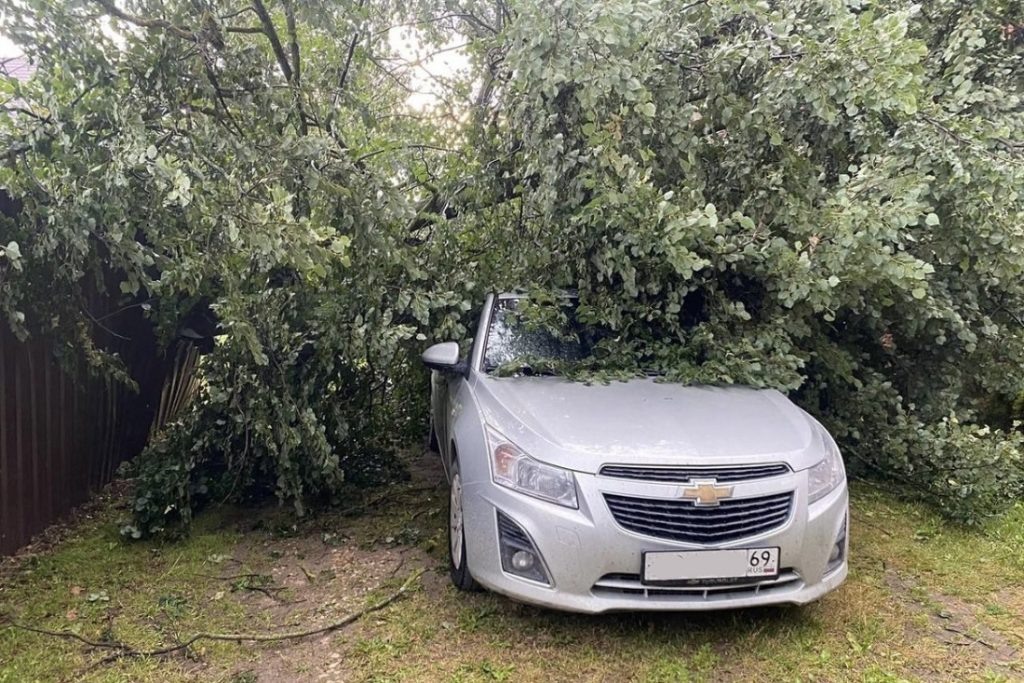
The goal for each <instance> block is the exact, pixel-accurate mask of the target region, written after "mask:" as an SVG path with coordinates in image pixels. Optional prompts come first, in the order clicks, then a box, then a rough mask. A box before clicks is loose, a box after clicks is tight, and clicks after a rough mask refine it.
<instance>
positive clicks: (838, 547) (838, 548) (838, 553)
mask: <svg viewBox="0 0 1024 683" xmlns="http://www.w3.org/2000/svg"><path fill="white" fill-rule="evenodd" d="M842 556H843V545H842V541H838V542H837V543H836V544H835V545H834V546H832V552H831V553H829V554H828V563H829V564H832V563H833V562H835V561H836V560H838V559H839V558H840V557H842ZM512 561H513V562H515V558H514V557H513V558H512Z"/></svg>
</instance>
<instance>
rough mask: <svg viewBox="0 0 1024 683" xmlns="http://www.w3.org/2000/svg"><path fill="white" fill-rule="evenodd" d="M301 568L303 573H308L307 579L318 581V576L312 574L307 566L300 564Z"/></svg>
mask: <svg viewBox="0 0 1024 683" xmlns="http://www.w3.org/2000/svg"><path fill="white" fill-rule="evenodd" d="M299 569H301V570H302V573H303V574H305V575H306V581H308V582H309V583H316V577H315V576H313V574H311V573H310V571H309V570H308V569H306V567H305V566H303V565H302V564H299Z"/></svg>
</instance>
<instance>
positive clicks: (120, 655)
mask: <svg viewBox="0 0 1024 683" xmlns="http://www.w3.org/2000/svg"><path fill="white" fill-rule="evenodd" d="M425 571H426V570H425V569H420V570H419V571H417V572H414V573H413V574H411V575H410V576H409V578H407V579H406V580H405V581H404V582H403V583H402V585H401V587H399V589H398V590H397V591H395V592H394V593H392V594H391V595H389V596H387V597H386V598H383V599H381V600H379V601H377V602H375V603H373V604H372V605H370V606H368V607H365V608H363V609H361V610H359V611H358V612H353V613H352V614H349V615H348V616H346V617H345V618H343V619H340V620H338V621H334V622H331V623H330V624H327V625H326V626H320V627H317V628H311V629H306V630H304V631H293V632H289V633H214V632H200V633H196V634H194V635H192V636H190V637H189V638H187V639H185V640H183V641H181V642H179V643H176V644H175V645H168V646H167V647H160V648H156V649H153V650H136V649H135V648H133V647H131V646H130V645H125V644H124V643H108V642H102V641H92V640H88V639H87V638H83V637H82V636H80V635H78V634H77V633H72V632H71V631H48V630H46V629H41V628H37V627H35V626H28V625H26V624H19V623H18V622H16V621H13V620H11V619H9V618H0V624H3V623H6V624H7V625H8V626H10V627H11V628H16V629H19V630H22V631H29V632H31V633H38V634H40V635H46V636H52V637H54V638H69V639H73V640H78V641H80V642H82V643H85V644H86V645H89V646H90V647H94V648H98V649H104V650H113V651H114V652H112V653H111V654H109V655H107V656H106V657H104V658H102V659H101V660H99V661H98V662H96V663H94V664H92V665H91V666H90V668H93V667H95V666H98V665H102V664H108V663H110V662H114V661H117V660H119V659H124V658H127V657H162V656H163V655H168V654H171V653H174V652H178V651H180V650H185V649H187V648H188V647H190V646H192V645H194V644H196V643H198V642H199V641H202V640H218V641H227V642H235V643H242V642H253V643H272V642H277V641H281V640H298V639H300V638H308V637H310V636H315V635H320V634H322V633H330V632H332V631H337V630H339V629H342V628H345V627H346V626H348V625H350V624H353V623H355V622H356V621H358V620H360V619H362V618H363V617H365V616H366V615H368V614H372V613H374V612H379V611H380V610H382V609H384V608H386V607H388V606H390V605H391V604H393V603H394V602H397V601H398V600H400V599H401V598H403V597H405V595H406V594H408V593H409V588H410V587H411V586H412V584H413V582H415V581H416V580H417V579H418V578H420V577H421V576H423V573H424V572H425Z"/></svg>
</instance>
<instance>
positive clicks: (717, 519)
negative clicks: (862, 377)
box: [423, 294, 848, 612]
mask: <svg viewBox="0 0 1024 683" xmlns="http://www.w3.org/2000/svg"><path fill="white" fill-rule="evenodd" d="M521 302H522V296H521V295H518V294H501V295H491V296H488V297H487V301H486V303H485V304H484V307H483V310H482V312H481V315H480V322H479V326H478V328H477V332H476V336H475V342H474V344H473V347H472V349H471V350H470V351H469V354H468V359H467V360H462V359H461V356H460V352H459V346H458V344H457V343H455V342H446V343H442V344H436V345H434V346H431V347H430V348H428V349H427V350H426V351H425V352H424V353H423V361H424V363H425V364H426V365H427V366H428V367H430V368H431V369H432V370H433V371H434V372H432V373H431V376H432V380H431V407H432V415H431V440H432V443H433V444H435V446H436V448H437V450H438V452H439V453H440V455H441V458H442V460H443V462H444V468H445V470H446V472H447V476H448V480H449V483H450V496H449V500H450V508H449V540H450V543H449V550H450V556H451V579H452V581H453V583H454V584H455V585H456V586H457V587H458V588H460V589H464V590H472V589H475V588H478V587H479V586H483V587H485V588H488V589H490V590H492V591H496V592H498V593H502V594H504V595H507V596H509V597H511V598H513V599H515V600H519V601H523V602H528V603H533V604H536V605H543V606H546V607H553V608H557V609H564V610H571V611H577V612H606V611H611V610H707V609H720V608H731V607H749V606H753V605H767V604H777V603H794V604H805V603H808V602H811V601H813V600H816V599H818V598H820V597H821V596H823V595H825V594H826V593H828V592H829V591H831V590H833V589H835V588H836V587H837V586H839V585H840V584H841V583H842V582H843V580H844V579H845V578H846V573H847V550H848V542H847V537H848V534H847V528H848V524H847V519H848V497H847V489H846V475H845V471H844V468H843V461H842V457H841V456H840V453H839V450H838V448H837V447H836V444H835V442H834V441H833V439H832V437H831V436H829V434H828V432H826V431H825V429H824V428H823V427H822V426H821V425H820V424H819V423H818V422H817V421H816V420H815V419H814V418H813V417H811V416H810V415H808V414H807V413H806V412H804V411H803V410H801V409H800V408H798V407H797V406H795V405H794V404H793V403H791V402H790V401H789V400H788V399H787V398H786V397H785V396H783V395H782V394H781V393H779V392H777V391H771V390H755V389H750V388H745V387H710V386H683V385H679V384H673V383H669V382H659V381H657V380H656V379H655V378H636V379H632V380H629V381H613V382H611V383H607V384H600V383H593V384H586V383H582V382H573V381H568V380H565V379H563V378H560V377H557V376H553V375H545V374H543V373H540V372H531V371H530V368H529V367H528V363H527V361H524V362H523V363H524V364H523V367H521V368H520V370H521V371H519V372H514V373H512V374H511V375H508V374H506V372H496V370H497V369H499V368H501V369H503V370H505V371H507V370H508V368H509V366H510V364H512V365H513V366H514V364H515V363H516V362H517V359H531V360H530V361H529V362H531V363H533V364H534V365H536V364H537V359H545V358H547V359H552V360H572V359H574V358H578V357H579V356H581V355H583V354H585V353H586V349H585V348H584V347H585V345H586V344H585V340H584V339H582V338H581V337H579V336H578V335H577V336H576V337H575V338H574V337H573V336H572V335H567V334H553V333H551V332H550V330H548V329H547V328H538V327H537V326H535V325H526V324H524V323H523V322H522V318H523V316H522V315H519V314H517V309H519V308H520V304H521ZM570 305H571V304H570Z"/></svg>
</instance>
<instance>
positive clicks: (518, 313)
mask: <svg viewBox="0 0 1024 683" xmlns="http://www.w3.org/2000/svg"><path fill="white" fill-rule="evenodd" d="M521 302H522V303H521ZM589 353H590V344H589V343H588V342H587V340H586V335H584V334H583V330H582V328H581V327H580V325H579V324H578V323H577V322H576V301H575V300H574V299H564V300H562V301H559V302H558V303H556V304H554V305H543V306H532V307H531V306H528V305H527V304H526V303H525V300H524V299H512V298H509V299H498V301H497V302H496V303H495V306H494V314H493V315H492V316H491V324H490V328H489V329H488V331H487V347H486V348H485V349H484V371H485V372H488V373H490V372H495V371H498V372H499V374H500V371H501V370H502V369H505V370H509V371H511V372H519V371H521V370H523V369H524V368H526V369H531V368H532V369H533V370H534V371H535V372H551V365H552V364H559V363H570V362H573V361H579V360H581V359H583V358H585V357H586V356H588V355H589ZM542 365H543V366H546V367H543V368H542V367H539V366H542Z"/></svg>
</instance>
